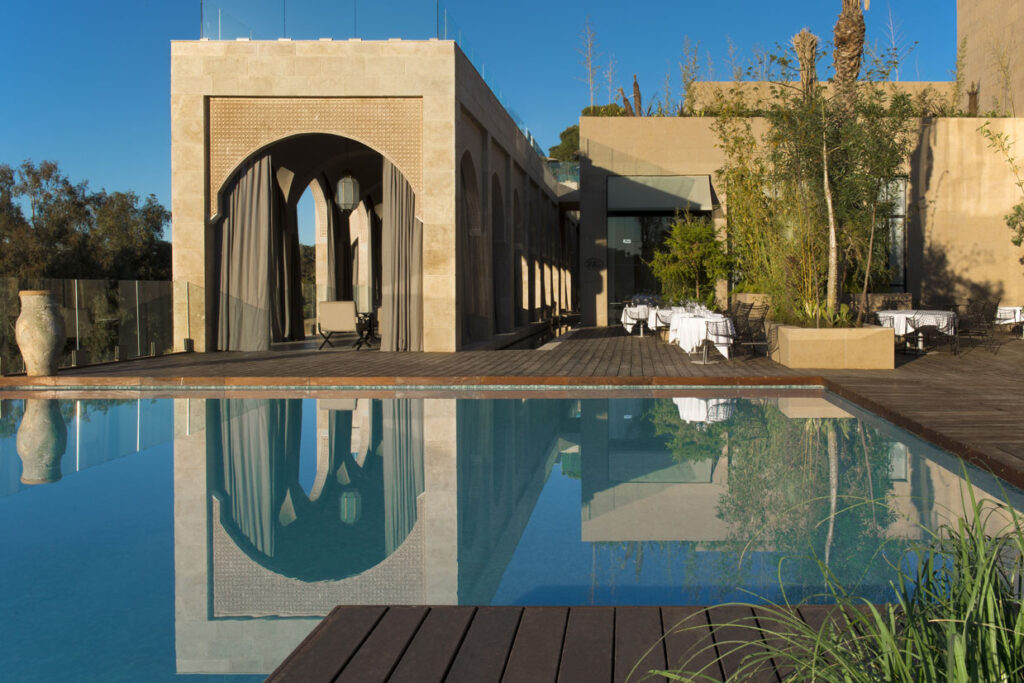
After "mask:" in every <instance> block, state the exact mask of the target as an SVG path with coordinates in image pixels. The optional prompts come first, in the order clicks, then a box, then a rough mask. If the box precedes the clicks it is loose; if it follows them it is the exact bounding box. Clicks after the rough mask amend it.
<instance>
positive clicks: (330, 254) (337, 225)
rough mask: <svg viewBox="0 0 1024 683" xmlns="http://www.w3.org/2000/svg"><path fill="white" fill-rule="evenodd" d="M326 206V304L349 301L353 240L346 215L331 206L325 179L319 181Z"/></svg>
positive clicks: (331, 196)
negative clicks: (328, 302)
mask: <svg viewBox="0 0 1024 683" xmlns="http://www.w3.org/2000/svg"><path fill="white" fill-rule="evenodd" d="M320 186H321V187H322V188H323V193H324V198H325V200H326V202H327V300H328V301H351V300H352V267H351V264H352V239H351V233H350V231H349V227H348V213H349V212H348V211H342V210H341V209H340V208H338V205H337V204H335V203H334V187H333V185H332V184H331V183H330V182H329V181H328V179H327V176H324V177H323V178H321V179H320Z"/></svg>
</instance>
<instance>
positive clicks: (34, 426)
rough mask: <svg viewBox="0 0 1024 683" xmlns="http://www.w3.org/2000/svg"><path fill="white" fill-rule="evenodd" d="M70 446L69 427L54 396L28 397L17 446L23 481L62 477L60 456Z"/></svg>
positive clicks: (46, 481)
mask: <svg viewBox="0 0 1024 683" xmlns="http://www.w3.org/2000/svg"><path fill="white" fill-rule="evenodd" d="M67 445H68V428H67V427H66V426H65V425H64V418H63V416H61V414H60V404H59V403H57V401H56V400H54V399H44V398H27V399H25V414H24V415H23V416H22V418H21V424H20V425H18V437H17V440H16V442H15V447H16V448H17V449H18V455H19V456H20V457H21V483H22V484H50V483H53V482H55V481H59V480H60V477H61V472H60V459H61V456H62V455H64V450H65V449H66V448H67Z"/></svg>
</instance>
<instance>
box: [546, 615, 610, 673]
mask: <svg viewBox="0 0 1024 683" xmlns="http://www.w3.org/2000/svg"><path fill="white" fill-rule="evenodd" d="M614 638H615V615H614V612H613V611H612V610H610V609H602V608H600V607H572V608H570V609H569V620H568V623H567V624H566V627H565V642H564V644H563V646H562V663H561V665H560V666H559V669H558V680H559V681H560V682H562V683H575V682H576V681H595V682H596V681H610V680H611V679H612V672H613V669H612V667H613V661H612V657H613V652H614Z"/></svg>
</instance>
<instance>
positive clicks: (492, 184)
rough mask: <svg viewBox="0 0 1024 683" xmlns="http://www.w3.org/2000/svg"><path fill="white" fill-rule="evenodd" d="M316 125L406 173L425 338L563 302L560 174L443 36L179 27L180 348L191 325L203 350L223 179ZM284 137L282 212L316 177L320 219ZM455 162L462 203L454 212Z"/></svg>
mask: <svg viewBox="0 0 1024 683" xmlns="http://www.w3.org/2000/svg"><path fill="white" fill-rule="evenodd" d="M312 134H327V135H330V136H335V137H337V138H339V139H341V140H344V141H354V142H355V143H359V144H361V145H364V146H365V147H367V148H369V149H370V150H372V151H373V152H376V153H377V154H379V155H380V156H383V157H385V158H387V159H388V160H390V161H391V162H392V163H393V164H394V165H395V166H397V167H398V169H399V170H400V171H401V173H402V174H403V175H404V176H405V178H406V179H407V180H408V181H409V183H410V184H411V185H412V187H413V190H414V192H415V193H416V206H417V209H416V211H417V217H418V218H420V219H421V220H422V221H423V226H424V230H423V235H424V237H423V252H422V264H423V266H422V283H423V292H424V295H423V320H424V329H423V348H424V350H426V351H454V350H457V349H459V348H462V347H464V346H466V345H468V344H471V343H475V342H484V341H487V340H488V339H490V338H492V337H493V336H494V335H495V334H497V333H499V332H507V331H511V330H512V329H514V328H516V327H518V326H521V325H523V324H525V323H528V322H531V321H536V320H541V319H544V318H545V317H547V316H550V315H553V314H555V313H557V312H558V311H559V310H564V309H566V308H568V307H569V305H570V304H569V302H570V299H571V294H570V284H569V283H570V282H571V270H572V264H573V262H574V261H573V259H572V258H571V257H570V256H569V253H568V249H570V248H571V247H572V245H573V244H574V238H575V235H574V234H572V235H570V234H568V231H569V229H570V228H569V227H568V223H567V222H566V221H564V220H562V216H561V215H560V214H559V212H558V205H557V184H556V183H555V181H554V179H553V177H552V176H551V174H550V172H549V171H548V170H547V168H546V166H545V165H544V163H543V160H542V159H541V158H540V157H539V156H538V155H537V154H536V153H535V152H534V151H533V149H532V147H531V146H530V145H529V143H528V141H527V140H526V138H525V137H524V136H523V134H522V133H521V132H520V131H519V129H518V128H517V127H516V125H515V123H514V122H513V121H512V119H511V118H510V117H509V115H508V113H507V112H506V111H505V109H504V108H503V107H502V106H501V104H500V103H499V102H498V100H497V98H496V97H495V96H494V94H493V93H492V92H491V91H490V89H489V88H488V87H487V85H486V84H485V83H484V81H483V79H482V78H481V77H480V76H479V74H477V72H476V70H475V69H474V68H473V66H472V65H471V64H470V63H469V61H468V60H467V59H466V58H465V56H464V55H462V53H461V51H460V50H459V48H458V47H457V46H456V45H455V43H454V42H452V41H438V40H428V41H400V40H388V41H373V42H364V41H360V40H348V41H330V40H320V41H290V40H279V41H247V40H239V41H208V40H200V41H178V42H173V43H172V45H171V156H172V162H171V163H172V201H171V208H172V212H173V233H172V234H173V273H174V280H175V282H176V283H177V285H176V292H181V293H182V294H181V295H180V296H177V297H176V299H175V343H176V347H178V348H180V347H181V346H182V345H183V343H184V341H183V340H184V339H186V338H189V339H192V340H194V344H195V348H196V350H207V349H212V348H213V345H212V344H210V343H208V339H209V338H210V335H211V334H213V331H212V330H211V324H210V322H209V320H208V315H207V313H208V312H209V311H211V310H212V307H213V306H214V305H215V301H216V291H217V288H218V280H217V276H216V274H214V273H213V272H211V271H212V266H211V250H212V248H213V247H212V245H211V243H210V237H209V233H210V225H211V219H212V218H215V217H217V216H218V214H219V213H220V212H221V211H222V209H221V207H220V206H219V204H220V197H219V195H220V193H221V192H222V191H223V189H224V187H225V183H226V182H227V181H228V180H229V179H230V178H231V176H232V174H233V173H234V172H235V170H236V169H237V168H238V167H239V165H240V164H241V163H243V162H244V161H246V160H247V159H249V158H251V157H252V156H253V155H254V154H255V153H256V152H259V151H260V150H263V149H266V148H267V146H268V145H274V144H276V143H279V142H281V141H284V140H288V141H291V140H296V139H299V138H300V137H301V136H306V135H312ZM295 149H296V148H294V146H293V149H292V150H291V151H292V163H293V167H291V168H287V169H285V170H286V173H284V174H283V175H282V173H281V171H280V170H278V180H279V181H281V183H282V188H285V186H286V184H287V182H288V181H291V180H295V181H296V182H295V183H294V184H295V187H292V188H287V189H288V190H289V191H288V192H287V193H286V194H288V195H290V196H289V197H287V198H288V201H289V206H290V210H294V204H295V202H297V200H298V197H299V196H301V194H302V192H303V191H304V190H305V188H306V186H307V185H308V184H310V183H313V186H314V190H313V196H314V201H315V203H316V204H317V214H318V216H320V220H319V221H318V224H319V225H320V226H322V224H323V211H324V209H323V188H322V187H320V186H319V185H318V183H314V182H313V180H314V177H315V175H316V173H317V172H318V169H316V168H309V167H304V166H303V158H302V155H301V154H299V153H298V152H296V151H295ZM467 169H468V170H471V171H472V173H471V175H472V177H471V180H472V181H473V182H470V183H469V186H471V190H472V191H473V194H474V196H473V197H472V198H471V201H470V202H469V204H471V206H472V207H474V208H473V211H470V212H466V211H463V210H462V209H463V208H464V206H465V205H466V204H467V202H466V196H465V195H466V193H467V191H466V189H465V188H466V187H467V183H466V181H467V180H469V179H467V178H466V173H467ZM474 185H475V187H472V186H474ZM496 228H497V231H496ZM317 234H318V240H317V241H318V247H320V248H319V249H318V260H319V261H320V263H319V264H318V272H319V273H320V274H321V276H323V273H324V266H323V258H324V245H323V244H321V240H320V237H319V236H320V234H321V230H319V229H318V231H317ZM517 256H518V257H519V258H521V265H520V266H518V267H517V266H516V265H515V264H514V263H513V260H514V259H515V258H516V257H517ZM513 278H517V279H516V280H515V281H513ZM518 290H522V291H525V292H527V295H528V296H529V295H530V294H532V295H533V299H529V300H526V303H521V304H520V305H521V306H522V307H523V310H524V312H523V313H521V314H518V315H516V316H515V317H513V316H511V315H507V316H505V317H503V315H505V314H503V313H502V311H504V310H505V308H510V306H509V304H512V306H514V305H515V304H516V302H518V301H520V299H521V298H522V297H516V296H514V293H515V292H516V291H518ZM323 291H324V290H323V287H322V283H321V287H320V288H319V292H318V293H319V294H321V295H322V294H323ZM184 292H188V296H185V295H184ZM499 304H500V306H499Z"/></svg>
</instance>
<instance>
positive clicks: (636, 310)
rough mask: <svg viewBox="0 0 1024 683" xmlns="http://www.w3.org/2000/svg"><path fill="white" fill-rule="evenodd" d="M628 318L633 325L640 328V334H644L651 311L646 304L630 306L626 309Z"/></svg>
mask: <svg viewBox="0 0 1024 683" xmlns="http://www.w3.org/2000/svg"><path fill="white" fill-rule="evenodd" d="M625 312H626V320H628V321H629V322H630V323H631V324H632V325H634V326H638V327H639V328H640V336H641V337H642V336H644V328H645V327H647V318H648V316H649V315H650V311H649V309H648V308H647V306H646V305H644V304H641V305H637V306H629V307H627V308H626V309H625Z"/></svg>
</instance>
